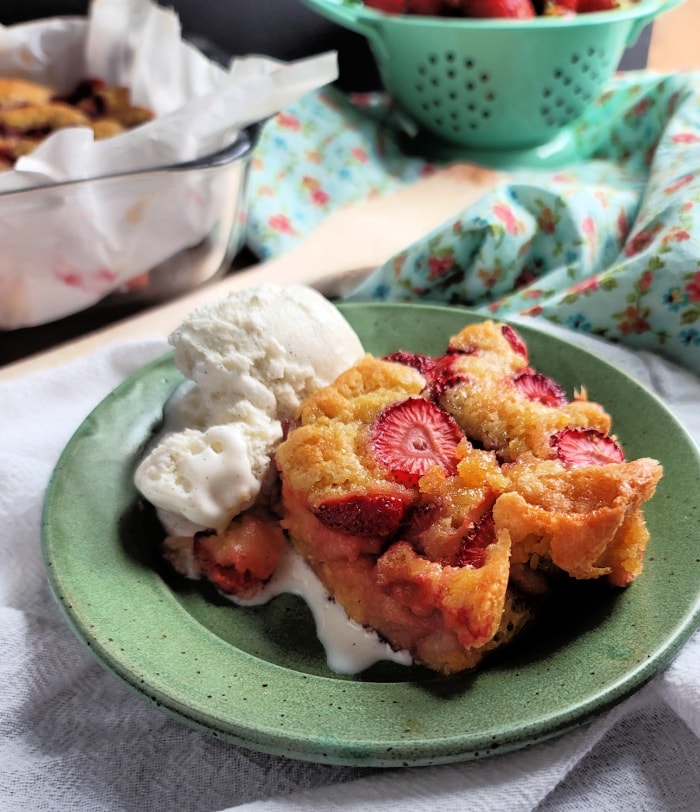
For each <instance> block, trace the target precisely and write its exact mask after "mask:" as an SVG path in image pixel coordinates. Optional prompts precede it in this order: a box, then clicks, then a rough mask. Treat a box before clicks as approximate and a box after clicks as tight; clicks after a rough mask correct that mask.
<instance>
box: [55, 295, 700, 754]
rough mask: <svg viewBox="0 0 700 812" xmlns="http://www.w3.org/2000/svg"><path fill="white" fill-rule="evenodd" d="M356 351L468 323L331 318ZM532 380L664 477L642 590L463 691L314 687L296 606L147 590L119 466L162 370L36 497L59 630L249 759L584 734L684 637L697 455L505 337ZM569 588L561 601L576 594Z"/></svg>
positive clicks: (367, 314)
mask: <svg viewBox="0 0 700 812" xmlns="http://www.w3.org/2000/svg"><path fill="white" fill-rule="evenodd" d="M341 309H342V311H343V312H344V313H345V315H346V316H347V318H348V319H349V320H350V322H351V323H352V324H353V326H354V327H355V328H356V330H357V331H358V333H359V334H360V336H361V338H362V340H363V342H364V344H365V347H366V348H367V349H368V350H369V351H370V352H373V353H375V354H378V355H381V354H384V353H386V352H389V351H391V350H394V349H397V348H398V347H402V348H405V349H408V350H414V351H423V352H428V353H439V352H441V351H442V350H443V349H444V347H445V344H446V341H447V339H448V338H449V337H450V336H451V335H453V334H454V333H456V332H458V330H459V329H461V328H462V326H463V325H464V324H466V323H469V322H472V321H475V320H478V319H479V318H480V317H479V316H476V315H475V314H473V313H470V312H469V311H466V310H463V309H460V308H447V307H441V306H429V305H396V304H394V305H392V304H379V303H377V304H347V305H344V306H342V307H341ZM518 329H519V330H520V332H521V333H522V335H523V336H524V337H525V339H526V340H527V342H528V344H529V347H530V354H531V358H532V360H533V364H534V365H535V366H536V367H537V368H538V369H540V370H541V371H542V372H545V373H548V374H550V375H554V376H556V378H557V379H558V380H559V381H560V382H561V383H562V384H563V385H564V386H565V388H566V389H567V391H568V392H569V393H571V392H572V391H573V388H574V387H577V386H580V385H582V384H585V386H586V387H587V389H588V392H589V395H590V397H591V398H593V399H596V400H600V401H601V402H603V403H604V404H605V405H606V407H607V408H608V410H609V411H610V413H611V414H612V415H613V419H614V430H615V431H616V433H617V435H618V437H619V438H620V440H621V441H622V443H623V445H624V446H625V449H626V452H627V455H628V458H633V457H640V456H651V457H656V458H657V459H659V460H660V461H661V462H662V463H663V465H664V467H665V475H664V478H663V480H662V481H661V483H660V485H659V488H658V491H657V493H656V495H655V496H654V498H653V500H652V501H651V503H650V504H649V505H648V507H647V510H646V515H647V519H648V525H649V528H650V531H651V536H652V538H651V541H650V544H649V548H648V553H647V561H646V568H645V571H644V573H643V575H642V576H641V577H640V578H639V579H638V580H637V581H636V582H635V583H634V584H632V586H631V587H629V588H628V589H626V590H622V591H619V590H617V591H615V590H609V589H606V588H603V587H602V586H600V585H595V584H588V585H585V588H586V589H589V588H590V592H591V593H592V594H591V597H590V598H589V600H590V601H592V609H587V610H586V611H585V612H584V611H582V610H581V608H580V605H579V604H578V602H577V600H576V599H575V598H576V592H575V591H574V594H573V596H572V599H571V600H567V601H566V602H565V603H566V605H565V606H563V607H559V608H558V610H557V611H556V612H553V613H552V615H551V618H550V619H549V620H547V621H545V623H544V626H543V628H542V629H540V630H538V631H537V632H535V633H534V634H533V635H532V637H531V638H526V639H525V640H524V641H523V642H522V643H521V644H520V645H516V646H514V647H513V648H512V649H510V650H509V651H507V652H505V653H504V654H502V655H501V656H499V657H498V658H497V659H494V660H492V661H490V662H489V663H487V664H486V665H485V666H484V667H483V668H482V669H481V670H480V671H478V672H477V673H474V674H466V675H456V676H453V677H450V678H443V677H439V676H437V675H434V674H431V673H429V672H427V671H425V670H423V669H420V668H409V669H406V668H402V667H401V666H397V665H389V664H385V665H378V666H375V667H374V668H372V669H370V670H369V671H367V672H365V673H364V674H362V675H359V676H356V677H342V676H338V675H336V674H334V673H333V672H331V671H330V670H329V669H328V668H327V666H326V663H325V657H324V653H323V650H322V648H321V646H320V644H319V643H318V641H317V640H316V636H315V633H314V627H313V621H312V620H311V616H310V613H309V612H308V610H307V609H306V606H305V605H304V604H303V602H301V601H300V600H299V599H296V598H293V597H291V596H280V597H279V598H277V599H275V600H274V601H273V602H272V603H271V604H269V605H268V606H264V607H259V608H239V607H236V606H234V605H232V604H231V603H229V602H226V601H223V600H221V599H220V598H218V597H217V596H216V595H215V594H214V593H209V592H207V591H206V589H203V588H202V586H201V585H199V584H196V583H192V582H184V583H183V582H182V581H178V580H176V579H174V578H173V577H172V576H171V575H170V574H169V573H167V572H166V571H164V569H163V567H162V565H161V562H160V561H159V558H158V555H157V552H156V548H157V540H158V538H159V536H160V533H159V528H158V525H157V523H156V522H155V520H154V518H153V514H152V511H151V510H150V509H148V508H144V506H143V505H142V504H140V502H139V499H138V496H137V493H136V491H135V489H134V487H133V484H132V475H133V471H134V467H135V465H136V463H137V461H138V459H139V458H140V455H141V454H142V451H143V448H144V445H145V443H146V442H147V441H148V439H149V437H150V436H151V434H152V432H153V431H154V429H155V428H157V426H158V424H159V421H160V419H161V416H162V408H163V404H164V402H165V400H166V399H167V398H168V396H169V395H170V393H171V391H172V389H173V388H174V387H175V386H176V385H177V383H178V382H179V381H180V380H181V376H180V373H179V372H178V371H177V370H176V369H175V367H174V365H173V363H172V360H171V358H170V356H166V357H164V358H162V359H159V360H157V361H155V362H154V363H152V364H150V365H149V366H147V367H145V368H144V369H143V370H141V371H140V372H138V373H136V374H135V375H133V376H132V377H131V378H129V379H128V380H127V381H125V382H124V383H123V384H122V385H121V386H120V387H119V388H117V389H116V390H115V391H114V392H113V393H112V394H111V395H109V396H108V397H107V398H106V399H105V400H104V401H103V403H102V404H101V405H100V406H98V407H97V409H96V410H95V411H94V412H93V413H92V414H91V415H90V416H89V417H88V418H87V419H86V420H85V422H84V423H83V425H82V426H81V427H80V428H79V430H78V431H77V433H76V434H75V436H74V437H73V438H72V440H71V441H70V443H69V444H68V446H67V447H66V449H65V451H64V453H63V455H62V457H61V459H60V461H59V463H58V466H57V468H56V471H55V473H54V476H53V478H52V481H51V484H50V486H49V489H48V492H47V496H46V502H45V510H44V519H43V548H44V557H45V562H46V566H47V570H48V573H49V578H50V582H51V585H52V588H53V590H54V593H55V595H56V597H57V598H58V601H59V602H60V604H61V606H62V608H63V610H64V612H65V615H66V617H67V618H68V620H69V622H70V623H71V625H72V626H73V628H74V629H75V631H76V633H77V634H78V636H79V637H80V639H81V640H83V641H84V642H85V643H86V644H87V645H88V646H89V647H90V649H91V650H92V652H93V653H94V655H95V656H96V657H97V659H98V660H99V661H100V662H101V663H102V664H103V665H104V666H105V667H106V668H108V669H109V670H110V671H112V672H113V673H114V674H116V675H117V676H118V677H119V678H121V679H122V680H123V681H124V682H125V683H126V684H128V685H129V686H131V688H133V689H134V690H135V691H137V692H138V693H139V694H140V695H141V696H142V697H143V698H144V699H146V700H149V701H150V702H153V703H155V704H156V705H158V706H159V707H160V708H161V709H163V710H164V711H166V712H167V713H169V714H170V715H172V716H174V717H176V718H177V719H179V720H181V721H183V722H185V723H187V724H189V725H191V726H193V727H195V728H198V729H201V730H206V731H209V732H210V733H211V734H213V735H214V736H217V737H220V738H222V739H225V740H227V741H231V742H234V743H237V744H242V745H245V746H247V747H250V748H253V749H256V750H260V751H264V752H269V753H274V754H279V755H284V756H290V757H294V758H300V759H305V760H309V761H315V762H323V763H330V764H344V765H364V766H400V765H425V764H435V763H445V762H452V761H458V760H466V759H474V758H479V757H482V756H485V755H489V754H492V753H501V752H505V751H508V750H512V749H515V748H518V747H522V746H524V745H526V744H529V743H533V742H537V741H540V740H543V739H546V738H548V737H551V736H554V735H557V734H560V733H562V732H564V731H566V730H568V729H571V728H573V727H575V726H578V725H580V724H583V723H585V722H587V721H588V720H590V719H591V718H592V717H593V716H594V715H596V714H598V713H600V712H602V711H604V710H605V709H606V708H609V707H610V706H612V705H613V704H615V703H616V702H618V701H619V700H621V699H622V698H624V697H625V696H627V695H629V694H630V693H631V692H633V691H634V690H635V689H636V688H638V687H639V686H640V685H642V684H643V683H644V682H646V681H647V680H648V679H650V678H651V677H652V676H653V675H654V674H655V673H656V672H657V671H658V670H659V669H660V668H662V667H663V666H664V665H666V664H667V663H668V662H669V661H670V660H671V659H672V658H673V656H674V655H675V654H676V653H677V651H678V649H679V648H680V646H681V645H682V643H683V642H685V640H686V639H687V638H688V637H689V636H690V634H691V633H692V631H693V629H694V628H695V627H696V625H697V623H698V619H699V618H700V554H699V553H698V549H700V547H699V545H698V537H699V535H700V530H699V528H700V522H698V518H699V517H698V513H699V512H700V505H699V500H698V498H697V483H698V481H700V455H699V454H698V450H697V448H696V447H695V445H694V443H693V442H692V440H691V439H690V437H689V436H688V435H687V434H686V432H685V430H684V429H683V428H682V427H681V426H680V425H679V424H678V423H677V421H676V420H675V418H674V417H673V416H672V415H671V414H670V413H669V412H668V410H667V409H666V408H665V407H664V406H663V404H662V403H661V402H660V401H659V400H658V399H657V398H656V397H655V396H654V395H653V394H651V393H650V392H649V391H647V390H646V389H644V388H643V387H642V386H640V385H639V384H638V383H636V382H635V381H633V380H632V379H630V378H629V377H627V376H626V375H625V374H624V373H623V372H621V371H620V370H618V369H617V368H615V367H613V366H611V365H609V364H607V363H605V362H603V361H601V360H600V359H599V358H597V357H595V356H594V355H592V354H590V353H588V352H586V351H584V350H582V349H580V348H577V347H576V346H575V344H573V343H569V342H566V341H562V340H560V339H558V338H553V337H552V336H549V335H546V334H544V333H541V332H539V331H536V330H534V329H525V328H522V327H518ZM576 589H579V587H576Z"/></svg>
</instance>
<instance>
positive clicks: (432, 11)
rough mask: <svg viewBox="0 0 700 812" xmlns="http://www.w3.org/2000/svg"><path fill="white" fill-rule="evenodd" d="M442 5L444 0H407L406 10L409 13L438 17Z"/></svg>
mask: <svg viewBox="0 0 700 812" xmlns="http://www.w3.org/2000/svg"><path fill="white" fill-rule="evenodd" d="M442 6H443V3H442V0H406V11H407V12H408V13H409V14H424V15H428V16H431V17H436V16H438V15H439V14H440V12H441V11H442Z"/></svg>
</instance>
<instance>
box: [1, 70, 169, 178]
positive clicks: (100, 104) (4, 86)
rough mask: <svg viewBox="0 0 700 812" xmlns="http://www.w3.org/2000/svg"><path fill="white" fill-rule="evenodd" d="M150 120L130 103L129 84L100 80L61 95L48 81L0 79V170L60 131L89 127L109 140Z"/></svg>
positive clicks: (150, 115)
mask: <svg viewBox="0 0 700 812" xmlns="http://www.w3.org/2000/svg"><path fill="white" fill-rule="evenodd" d="M152 118H153V113H152V111H150V110H148V109H146V108H144V107H138V106H135V105H132V104H131V101H130V94H129V91H128V89H127V88H125V87H119V86H113V85H107V84H105V83H104V82H102V81H100V80H97V79H91V80H85V81H83V82H81V83H79V85H78V87H76V88H75V89H74V91H73V92H72V93H70V94H68V95H67V96H62V97H59V96H56V94H55V92H54V91H53V90H52V89H51V88H50V87H48V86H46V85H42V84H38V83H35V82H30V81H28V80H24V79H12V78H6V77H0V169H11V168H12V166H14V163H15V162H16V161H17V160H18V159H19V158H21V157H22V156H23V155H28V154H29V153H31V152H32V151H33V150H34V149H36V147H37V146H38V145H39V144H40V143H41V142H42V141H43V140H44V139H45V138H47V137H48V136H49V135H51V133H53V132H56V131H57V130H60V129H64V128H66V127H90V128H91V129H92V131H93V133H94V136H95V138H96V139H101V138H111V137H113V136H115V135H119V134H120V133H123V132H124V131H125V130H128V129H131V128H133V127H136V126H138V125H139V124H143V123H144V122H146V121H149V120H150V119H152Z"/></svg>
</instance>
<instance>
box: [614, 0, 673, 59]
mask: <svg viewBox="0 0 700 812" xmlns="http://www.w3.org/2000/svg"><path fill="white" fill-rule="evenodd" d="M684 2H685V0H666V2H662V3H659V5H658V6H656V8H654V9H652V10H651V11H650V12H649V13H648V14H645V15H644V16H643V17H639V18H638V19H637V20H635V21H634V24H633V25H632V27H631V28H630V32H629V35H628V37H627V47H628V48H631V47H632V46H633V45H634V44H635V42H637V40H638V39H639V37H640V35H641V33H642V31H643V30H644V29H645V28H646V26H647V25H649V23H650V22H651V21H652V20H653V19H654V17H658V16H659V14H665V13H666V12H667V11H670V10H671V9H672V8H675V7H676V6H680V4H681V3H684Z"/></svg>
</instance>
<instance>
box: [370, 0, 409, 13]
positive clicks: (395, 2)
mask: <svg viewBox="0 0 700 812" xmlns="http://www.w3.org/2000/svg"><path fill="white" fill-rule="evenodd" d="M365 5H366V6H367V7H368V8H375V9H377V11H383V12H385V13H386V14H403V13H404V12H405V11H406V2H405V0H365Z"/></svg>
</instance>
